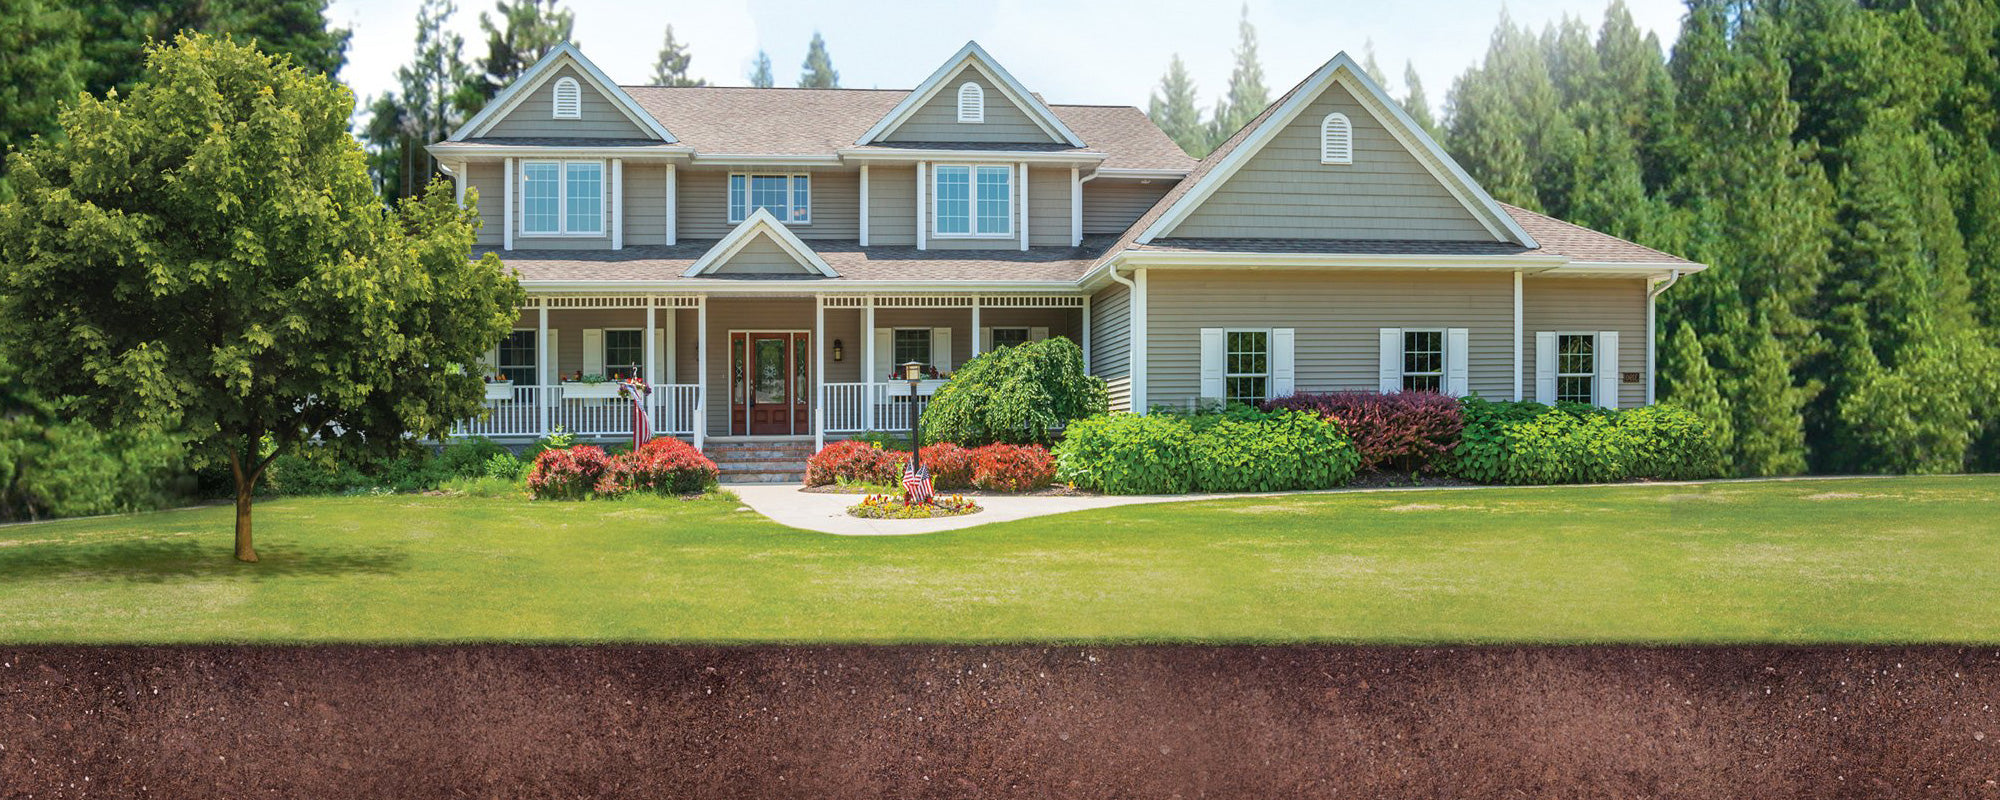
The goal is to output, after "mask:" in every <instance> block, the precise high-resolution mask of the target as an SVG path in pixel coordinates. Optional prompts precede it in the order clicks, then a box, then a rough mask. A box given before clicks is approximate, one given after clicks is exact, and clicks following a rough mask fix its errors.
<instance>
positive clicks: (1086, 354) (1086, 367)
mask: <svg viewBox="0 0 2000 800" xmlns="http://www.w3.org/2000/svg"><path fill="white" fill-rule="evenodd" d="M1082 339H1083V341H1080V342H1077V346H1078V347H1081V348H1083V371H1084V373H1085V374H1089V373H1090V298H1088V297H1085V298H1083V331H1082Z"/></svg>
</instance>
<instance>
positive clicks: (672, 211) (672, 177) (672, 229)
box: [667, 164, 680, 247]
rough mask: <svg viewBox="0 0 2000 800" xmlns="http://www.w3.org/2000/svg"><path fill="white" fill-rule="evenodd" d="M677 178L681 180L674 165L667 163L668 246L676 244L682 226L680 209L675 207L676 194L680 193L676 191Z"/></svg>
mask: <svg viewBox="0 0 2000 800" xmlns="http://www.w3.org/2000/svg"><path fill="white" fill-rule="evenodd" d="M677 180H679V178H678V177H677V176H676V173H675V172H674V165H672V164H668V165H667V246H668V247H672V246H674V244H675V241H676V238H677V237H676V234H677V232H678V230H679V228H680V222H679V218H678V214H679V210H678V209H676V208H674V196H675V195H677V194H680V192H678V191H676V190H675V188H674V187H675V181H677Z"/></svg>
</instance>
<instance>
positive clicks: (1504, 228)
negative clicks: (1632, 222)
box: [1138, 52, 1539, 248]
mask: <svg viewBox="0 0 2000 800" xmlns="http://www.w3.org/2000/svg"><path fill="white" fill-rule="evenodd" d="M1334 82H1339V83H1340V84H1341V85H1342V86H1345V87H1347V89H1348V90H1349V92H1350V93H1352V94H1354V96H1355V99H1357V100H1359V101H1361V103H1362V106H1363V107H1365V108H1367V109H1368V110H1369V111H1370V112H1371V113H1372V114H1374V116H1375V117H1376V120H1377V121H1378V122H1381V123H1382V126H1383V127H1384V128H1386V129H1388V131H1389V133H1390V134H1391V135H1393V136H1395V137H1396V139H1397V141H1398V142H1400V143H1402V145H1403V146H1404V148H1405V149H1407V150H1409V151H1410V154H1411V155H1413V156H1416V157H1417V160H1418V161H1419V162H1422V163H1423V164H1424V166H1425V167H1426V168H1427V169H1429V170H1430V171H1431V173H1432V175H1434V176H1435V177H1437V178H1438V179H1439V182H1440V183H1442V184H1443V185H1444V186H1445V188H1446V189H1447V190H1449V191H1451V193H1452V195H1453V196H1454V197H1455V198H1457V199H1458V201H1459V203H1460V204H1461V205H1463V206H1465V209H1466V210H1467V211H1469V212H1471V213H1472V215H1473V216H1474V217H1475V218H1477V219H1479V220H1480V222H1481V224H1483V225H1485V227H1486V229H1487V231H1488V232H1489V233H1491V234H1493V237H1494V239H1495V240H1496V241H1513V242H1517V243H1519V244H1521V245H1522V246H1525V247H1530V248H1533V247H1538V246H1539V245H1538V244H1537V243H1536V242H1535V239H1534V237H1532V236H1529V235H1528V232H1527V231H1526V230H1523V229H1522V228H1521V225H1520V223H1519V222H1516V221H1515V220H1514V218H1513V216H1512V215H1510V214H1508V213H1507V210H1506V209H1504V208H1501V207H1500V204H1499V203H1498V202H1496V201H1495V200H1494V199H1493V198H1492V196H1491V195H1488V194H1487V193H1486V190H1485V189H1482V188H1480V186H1479V184H1478V183H1477V182H1475V181H1473V180H1472V177H1471V176H1470V175H1467V174H1466V173H1465V170H1463V169H1461V168H1460V167H1459V166H1458V163H1457V162H1455V161H1453V160H1452V159H1451V156H1449V155H1447V154H1445V152H1444V150H1443V149H1441V148H1439V147H1438V144H1437V142H1435V141H1432V140H1431V138H1430V137H1429V136H1428V135H1425V134H1424V133H1423V132H1422V131H1420V130H1419V129H1418V128H1417V125H1416V122H1415V121H1414V120H1412V119H1410V115H1409V114H1408V113H1407V112H1405V111H1403V109H1402V106H1401V104H1399V103H1397V102H1396V101H1395V100H1393V99H1391V98H1390V97H1389V96H1388V94H1387V93H1385V92H1383V90H1382V87H1381V86H1379V85H1377V84H1376V83H1375V81H1374V79H1372V78H1369V77H1368V75H1367V73H1366V72H1365V71H1364V70H1362V69H1361V67H1360V65H1358V64H1356V63H1355V62H1354V59H1352V58H1350V57H1348V55H1347V53H1345V52H1343V53H1340V54H1338V55H1336V56H1334V57H1333V59H1332V60H1330V61H1328V62H1326V64H1325V65H1323V66H1321V67H1320V68H1319V69H1318V70H1316V71H1315V72H1313V74H1312V76H1311V77H1308V78H1306V80H1305V82H1304V83H1302V84H1300V85H1299V86H1298V87H1297V88H1295V89H1293V90H1292V92H1291V94H1290V96H1289V97H1288V99H1286V100H1285V102H1284V104H1283V105H1280V106H1279V107H1278V108H1277V109H1275V110H1274V111H1273V112H1272V113H1271V115H1270V116H1268V117H1266V118H1265V119H1264V122H1263V124H1262V125H1260V126H1258V128H1257V129H1256V130H1253V131H1251V132H1250V135H1249V136H1248V138H1246V139H1244V140H1243V141H1242V142H1240V143H1239V144H1238V145H1237V147H1236V149H1234V150H1231V151H1230V152H1229V154H1228V155H1227V156H1225V157H1223V159H1222V160H1221V161H1220V162H1218V163H1217V164H1216V165H1215V168H1214V169H1212V170H1210V171H1209V172H1208V174H1206V175H1203V176H1202V177H1201V180H1199V181H1197V182H1196V183H1195V185H1194V186H1193V187H1191V188H1190V189H1189V190H1188V192H1187V193H1186V194H1184V195H1181V197H1180V199H1178V200H1176V201H1174V204H1173V205H1172V206H1169V207H1168V208H1167V210H1166V213H1164V214H1161V215H1160V217H1159V218H1158V219H1156V220H1154V221H1153V224H1151V225H1148V226H1147V227H1146V229H1145V230H1144V231H1143V232H1141V233H1140V234H1139V239H1138V241H1139V243H1141V244H1145V243H1148V242H1151V241H1153V240H1154V239H1156V238H1158V237H1161V236H1165V235H1166V234H1167V233H1168V232H1169V231H1172V230H1173V229H1174V228H1175V227H1177V226H1179V225H1180V224H1181V223H1182V222H1184V221H1186V220H1187V217H1188V215H1190V214H1192V213H1194V210H1195V209H1197V208H1200V207H1201V204H1202V203H1203V202H1205V201H1207V200H1208V198H1209V197H1210V196H1211V195H1213V194H1215V192H1216V190H1218V189H1220V188H1221V187H1222V186H1223V184H1225V183H1227V182H1228V181H1229V179H1230V178H1231V177H1233V176H1235V174H1236V172H1237V171H1238V170H1240V169H1242V168H1243V165H1244V164H1246V163H1248V162H1249V160H1250V159H1251V158H1252V157H1253V156H1255V155H1256V154H1257V153H1258V152H1260V151H1262V150H1263V149H1264V146H1265V145H1267V144H1269V143H1270V141H1271V140H1272V139H1273V138H1276V137H1277V135H1278V133H1279V132H1280V131H1283V130H1284V129H1285V128H1286V127H1288V126H1290V125H1291V124H1292V123H1293V122H1294V121H1296V120H1297V118H1298V116H1299V115H1300V114H1301V113H1303V112H1304V111H1305V109H1306V107H1307V106H1309V105H1311V104H1312V102H1313V101H1314V100H1317V99H1318V98H1319V96H1320V95H1321V94H1323V93H1325V91H1326V89H1327V87H1328V86H1329V85H1330V84H1332V83H1334ZM1357 89H1358V90H1359V91H1356V90H1357ZM1385 116H1386V117H1387V118H1386V119H1385V118H1384V117H1385ZM1440 167H1442V169H1443V171H1442V172H1440V170H1439V168H1440Z"/></svg>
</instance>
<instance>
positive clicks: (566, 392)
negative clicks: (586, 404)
mask: <svg viewBox="0 0 2000 800" xmlns="http://www.w3.org/2000/svg"><path fill="white" fill-rule="evenodd" d="M619 385H620V384H619V383H618V382H617V381H604V382H602V383H585V382H583V381H563V382H562V396H563V399H564V400H607V399H617V397H618V387H619Z"/></svg>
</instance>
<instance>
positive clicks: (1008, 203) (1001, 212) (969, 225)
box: [932, 164, 1014, 237]
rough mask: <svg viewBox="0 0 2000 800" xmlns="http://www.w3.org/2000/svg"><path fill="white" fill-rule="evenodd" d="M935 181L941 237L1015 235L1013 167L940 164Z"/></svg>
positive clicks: (938, 228) (933, 183) (934, 189)
mask: <svg viewBox="0 0 2000 800" xmlns="http://www.w3.org/2000/svg"><path fill="white" fill-rule="evenodd" d="M935 172H936V177H935V178H934V179H933V180H932V189H933V192H932V194H933V198H934V199H933V201H932V202H933V205H934V208H933V210H932V214H933V215H934V216H935V217H936V218H937V221H936V223H935V224H934V227H935V229H936V232H937V235H939V236H947V237H948V236H991V237H1008V236H1013V235H1014V168H1013V167H1011V166H1007V165H1005V164H997V165H963V164H941V165H939V166H938V167H937V168H936V170H935Z"/></svg>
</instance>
